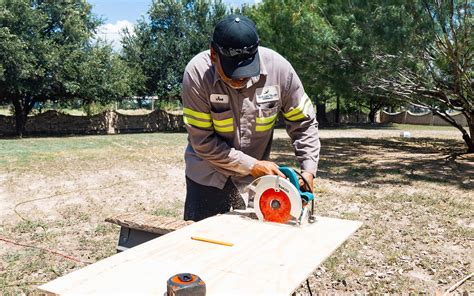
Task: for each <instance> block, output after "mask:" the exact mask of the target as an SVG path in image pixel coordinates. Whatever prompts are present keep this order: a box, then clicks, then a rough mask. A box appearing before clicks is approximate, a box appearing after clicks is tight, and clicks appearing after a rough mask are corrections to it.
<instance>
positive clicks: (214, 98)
mask: <svg viewBox="0 0 474 296" xmlns="http://www.w3.org/2000/svg"><path fill="white" fill-rule="evenodd" d="M211 103H221V104H227V103H229V96H228V95H222V94H211Z"/></svg>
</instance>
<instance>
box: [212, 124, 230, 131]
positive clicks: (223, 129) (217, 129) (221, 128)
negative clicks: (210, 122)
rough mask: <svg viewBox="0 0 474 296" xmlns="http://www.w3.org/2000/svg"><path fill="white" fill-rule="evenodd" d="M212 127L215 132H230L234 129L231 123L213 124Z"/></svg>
mask: <svg viewBox="0 0 474 296" xmlns="http://www.w3.org/2000/svg"><path fill="white" fill-rule="evenodd" d="M214 129H215V130H216V131H217V132H221V133H231V132H233V131H234V126H233V125H230V126H225V127H220V126H214Z"/></svg>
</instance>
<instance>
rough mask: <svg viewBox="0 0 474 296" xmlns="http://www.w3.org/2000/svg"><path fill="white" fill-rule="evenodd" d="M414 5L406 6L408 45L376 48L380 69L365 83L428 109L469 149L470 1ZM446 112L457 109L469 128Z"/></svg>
mask: <svg viewBox="0 0 474 296" xmlns="http://www.w3.org/2000/svg"><path fill="white" fill-rule="evenodd" d="M416 4H417V5H415V6H412V7H410V9H407V14H408V17H409V18H411V19H413V20H414V21H413V25H412V26H411V29H412V30H411V31H410V32H411V33H410V34H407V35H406V36H405V40H408V42H409V43H410V46H409V47H405V48H404V49H405V50H403V51H401V50H400V51H398V52H393V53H390V52H382V53H380V54H379V55H378V56H377V60H378V61H379V69H380V70H379V71H380V73H381V74H380V75H377V76H374V77H372V79H371V81H370V83H367V85H366V87H367V88H369V89H372V90H375V91H377V92H379V93H382V94H388V95H391V96H393V97H395V98H397V99H399V100H400V101H403V102H406V103H411V104H413V105H415V106H419V107H424V108H427V109H430V110H432V111H433V113H435V114H437V115H438V116H440V117H441V118H443V119H444V120H445V121H447V122H448V123H450V124H451V125H453V126H454V127H456V128H457V129H459V130H460V131H461V133H462V137H463V139H464V141H465V142H466V145H467V146H468V151H469V152H474V142H473V136H474V99H473V91H472V87H473V86H472V83H473V72H472V66H473V39H472V36H473V30H472V28H473V18H472V11H473V8H474V4H473V3H472V2H470V1H467V0H464V1H462V0H461V1H455V0H450V1H432V0H420V1H417V2H416ZM387 39H388V40H390V39H391V38H387ZM399 42H400V41H399ZM449 111H459V112H462V114H463V115H464V117H465V118H466V120H467V122H468V125H469V133H468V132H467V131H466V130H465V129H464V127H463V126H461V125H460V124H458V123H457V122H456V121H455V120H454V119H453V117H452V116H451V113H450V112H449Z"/></svg>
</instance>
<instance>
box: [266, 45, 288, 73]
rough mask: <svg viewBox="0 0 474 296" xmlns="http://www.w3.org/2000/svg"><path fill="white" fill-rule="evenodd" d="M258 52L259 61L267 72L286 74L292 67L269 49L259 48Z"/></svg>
mask: <svg viewBox="0 0 474 296" xmlns="http://www.w3.org/2000/svg"><path fill="white" fill-rule="evenodd" d="M258 51H259V54H260V59H261V60H262V62H263V64H264V66H265V68H266V69H267V71H269V72H275V71H276V72H286V71H288V70H289V69H290V68H291V67H292V66H291V64H290V62H289V61H288V60H287V59H285V58H284V57H283V56H282V55H281V54H279V53H278V52H276V51H275V50H273V49H271V48H267V47H263V46H260V47H259V48H258Z"/></svg>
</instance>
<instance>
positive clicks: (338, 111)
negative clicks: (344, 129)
mask: <svg viewBox="0 0 474 296" xmlns="http://www.w3.org/2000/svg"><path fill="white" fill-rule="evenodd" d="M340 114H341V97H340V96H339V95H338V96H337V98H336V113H335V117H336V118H335V121H336V123H341V118H340Z"/></svg>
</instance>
